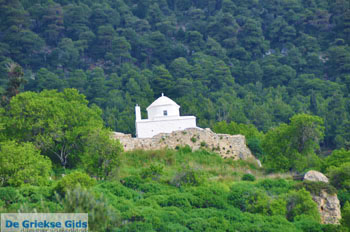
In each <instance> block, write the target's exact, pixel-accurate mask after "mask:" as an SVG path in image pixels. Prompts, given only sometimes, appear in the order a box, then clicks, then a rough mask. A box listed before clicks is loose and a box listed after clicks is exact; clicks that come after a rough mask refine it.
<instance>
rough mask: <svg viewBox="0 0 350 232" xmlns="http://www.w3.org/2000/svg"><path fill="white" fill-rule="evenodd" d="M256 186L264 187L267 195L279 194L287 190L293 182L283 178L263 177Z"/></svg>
mask: <svg viewBox="0 0 350 232" xmlns="http://www.w3.org/2000/svg"><path fill="white" fill-rule="evenodd" d="M256 187H258V188H263V189H265V190H266V191H267V193H268V194H269V195H279V194H282V193H287V192H289V190H291V189H292V187H293V183H291V182H288V181H286V180H284V179H264V180H261V181H259V182H258V183H257V185H256Z"/></svg>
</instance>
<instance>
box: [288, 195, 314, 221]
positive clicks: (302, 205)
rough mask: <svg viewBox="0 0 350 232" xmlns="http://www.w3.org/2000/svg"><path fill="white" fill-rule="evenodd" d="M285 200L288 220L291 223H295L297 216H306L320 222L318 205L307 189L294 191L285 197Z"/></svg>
mask: <svg viewBox="0 0 350 232" xmlns="http://www.w3.org/2000/svg"><path fill="white" fill-rule="evenodd" d="M285 199H286V201H287V219H288V220H289V221H294V219H296V217H297V216H300V215H305V216H308V217H310V218H312V220H314V221H316V222H320V213H319V212H318V208H317V204H316V203H315V202H314V201H313V200H312V197H311V195H310V193H309V192H308V191H306V190H305V189H300V190H298V191H294V190H292V191H290V192H289V193H287V194H286V195H285Z"/></svg>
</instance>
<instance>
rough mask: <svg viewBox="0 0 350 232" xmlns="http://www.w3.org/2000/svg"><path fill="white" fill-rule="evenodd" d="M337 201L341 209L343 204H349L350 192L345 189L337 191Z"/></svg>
mask: <svg viewBox="0 0 350 232" xmlns="http://www.w3.org/2000/svg"><path fill="white" fill-rule="evenodd" d="M338 199H339V201H340V205H341V206H342V207H343V206H344V204H345V202H347V201H348V202H350V191H348V190H346V189H341V190H338Z"/></svg>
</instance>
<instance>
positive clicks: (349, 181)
mask: <svg viewBox="0 0 350 232" xmlns="http://www.w3.org/2000/svg"><path fill="white" fill-rule="evenodd" d="M329 176H330V178H329V179H330V182H331V184H332V185H333V186H334V187H336V188H337V189H343V188H345V189H347V190H348V191H350V163H349V162H348V163H344V164H343V165H341V166H340V167H332V168H330V169H329Z"/></svg>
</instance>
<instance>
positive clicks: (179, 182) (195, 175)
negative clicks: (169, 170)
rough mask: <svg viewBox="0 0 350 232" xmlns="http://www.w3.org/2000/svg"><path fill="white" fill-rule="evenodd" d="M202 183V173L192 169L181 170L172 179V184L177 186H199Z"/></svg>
mask: <svg viewBox="0 0 350 232" xmlns="http://www.w3.org/2000/svg"><path fill="white" fill-rule="evenodd" d="M201 183H203V177H202V176H201V173H200V172H199V171H195V170H192V169H188V170H184V171H179V172H178V173H177V174H176V175H175V177H174V178H173V179H172V180H171V181H170V184H171V185H174V186H176V187H180V186H183V185H186V186H198V185H200V184H201Z"/></svg>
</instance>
